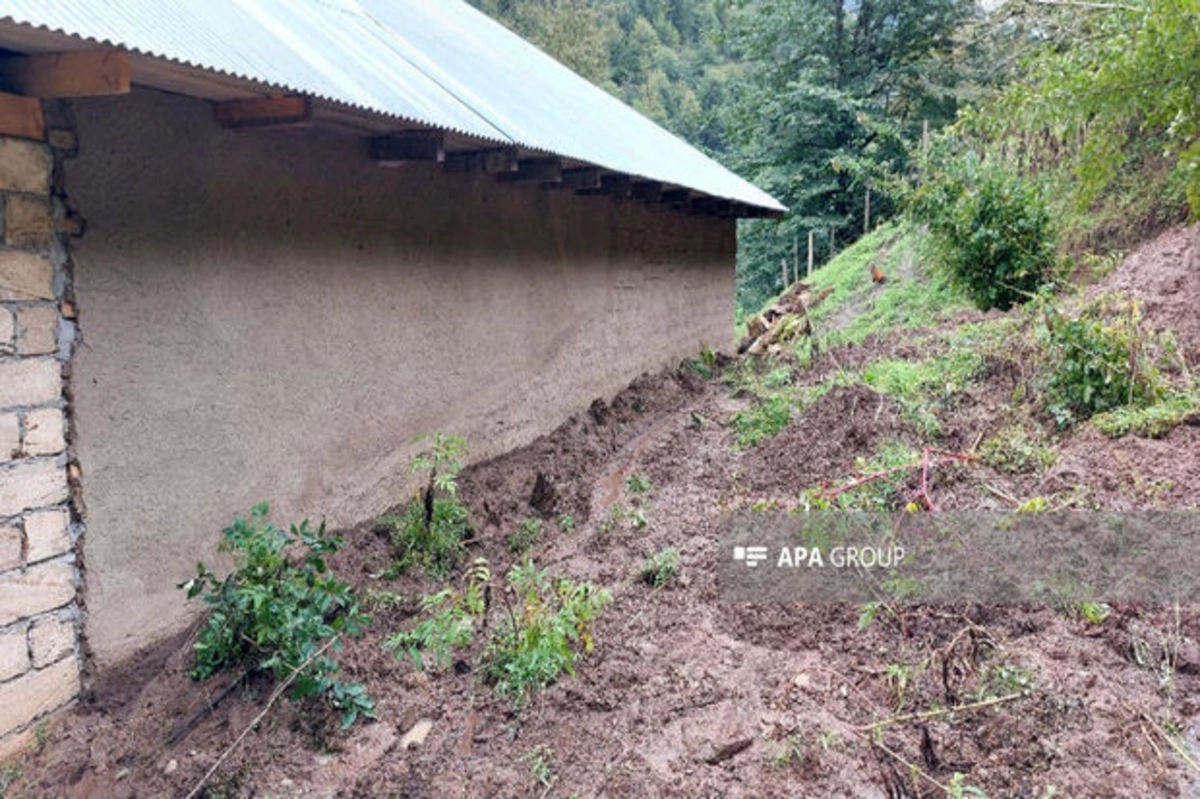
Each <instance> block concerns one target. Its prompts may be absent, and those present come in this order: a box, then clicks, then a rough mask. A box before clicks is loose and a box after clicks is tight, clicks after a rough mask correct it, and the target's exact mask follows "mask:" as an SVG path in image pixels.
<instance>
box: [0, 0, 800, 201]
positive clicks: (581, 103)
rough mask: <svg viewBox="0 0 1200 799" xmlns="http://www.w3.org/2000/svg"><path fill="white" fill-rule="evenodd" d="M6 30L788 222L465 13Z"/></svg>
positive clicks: (74, 11)
mask: <svg viewBox="0 0 1200 799" xmlns="http://www.w3.org/2000/svg"><path fill="white" fill-rule="evenodd" d="M0 19H8V20H11V21H12V22H16V23H19V24H24V25H32V26H37V27H42V28H46V29H48V30H51V31H55V32H61V33H65V34H68V35H71V36H75V37H79V38H83V39H90V40H95V41H97V42H101V43H107V44H111V45H114V46H120V47H125V48H127V49H129V50H133V51H136V52H140V53H143V54H146V55H150V56H154V57H158V58H163V59H167V60H170V61H175V62H179V63H183V64H186V65H189V66H191V67H195V68H197V69H201V70H206V71H213V72H219V73H225V74H228V75H232V76H236V77H239V78H244V79H249V80H255V81H260V82H262V83H265V84H269V85H270V86H272V87H276V88H278V89H280V90H284V91H292V92H300V93H303V94H308V95H312V96H314V97H318V98H322V99H325V100H330V101H333V102H338V103H344V104H347V105H350V106H354V107H358V108H361V109H364V110H367V111H371V112H375V113H379V114H384V115H388V116H394V117H399V118H403V119H407V120H411V121H414V122H418V123H422V124H427V125H430V126H433V127H437V128H443V129H446V130H450V131H456V132H459V133H464V134H467V135H470V136H474V137H478V138H482V139H487V140H490V141H495V142H502V143H510V144H514V145H519V146H523V147H526V148H528V149H533V150H541V151H544V152H547V153H551V154H554V155H559V156H563V157H566V158H571V159H575V160H578V161H583V162H587V163H591V164H595V165H596V166H600V167H604V168H606V169H611V170H613V171H617V172H624V173H627V174H630V175H635V176H639V177H642V178H646V179H650V180H657V181H661V182H663V183H672V184H677V185H680V186H685V187H687V188H690V189H693V190H695V191H698V192H703V193H705V194H708V195H712V196H714V197H720V198H724V199H728V200H734V201H737V202H741V203H745V204H747V205H751V206H755V207H758V208H765V209H770V210H774V211H782V210H784V208H783V206H782V205H781V204H780V203H779V202H777V201H776V200H775V199H774V198H773V197H771V196H770V195H769V194H767V193H766V192H764V191H762V190H761V189H759V188H757V187H756V186H754V185H752V184H751V183H749V182H747V181H746V180H743V179H742V178H740V177H738V176H737V175H735V174H733V173H732V172H730V171H729V170H727V169H725V168H724V167H723V166H721V165H720V164H718V163H716V162H715V161H713V160H712V159H710V158H708V157H707V156H705V155H704V154H703V153H701V152H700V151H698V150H696V149H695V148H694V147H692V146H691V145H689V144H687V143H686V142H684V141H682V140H681V139H679V138H677V137H675V136H674V135H672V134H671V133H668V132H667V131H666V130H664V129H662V128H660V127H659V126H658V125H656V124H654V123H653V122H651V121H650V120H648V119H646V118H645V117H643V116H642V115H641V114H639V113H637V112H636V111H634V110H633V109H631V108H629V107H628V106H626V105H624V104H623V103H621V102H620V101H618V100H616V99H615V98H613V97H612V96H611V95H609V94H608V93H607V92H605V91H603V90H602V89H600V88H598V87H596V86H594V85H592V84H591V83H589V82H588V81H586V80H584V79H583V78H581V77H579V76H578V75H576V74H575V73H573V72H571V71H570V70H569V69H567V68H566V67H564V66H563V65H562V64H560V63H558V62H557V61H555V60H554V59H553V58H551V57H549V56H548V55H546V54H545V53H543V52H541V51H540V50H538V49H537V48H536V47H534V46H533V45H531V44H529V43H528V42H526V41H524V40H523V39H522V38H521V37H519V36H517V35H516V34H514V33H512V32H511V31H509V30H508V29H506V28H505V27H504V26H502V25H500V24H499V23H497V22H495V21H494V20H492V19H490V18H489V17H487V16H486V15H485V14H483V13H481V12H479V11H477V10H475V9H474V8H472V7H471V6H469V5H468V4H466V3H465V2H462V1H461V0H105V1H104V2H97V0H0Z"/></svg>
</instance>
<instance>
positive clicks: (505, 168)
mask: <svg viewBox="0 0 1200 799" xmlns="http://www.w3.org/2000/svg"><path fill="white" fill-rule="evenodd" d="M445 167H446V171H447V172H485V173H487V174H489V175H502V174H505V173H508V172H516V171H517V169H518V167H519V159H518V158H517V148H516V147H494V148H491V149H488V150H470V151H467V152H462V153H446V161H445Z"/></svg>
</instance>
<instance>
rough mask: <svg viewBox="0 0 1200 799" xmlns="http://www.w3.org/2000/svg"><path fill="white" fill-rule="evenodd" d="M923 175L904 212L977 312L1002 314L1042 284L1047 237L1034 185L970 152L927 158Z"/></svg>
mask: <svg viewBox="0 0 1200 799" xmlns="http://www.w3.org/2000/svg"><path fill="white" fill-rule="evenodd" d="M922 177H923V180H922V184H921V186H920V187H919V188H918V189H916V190H915V191H914V192H913V195H912V197H911V199H910V213H912V215H913V216H914V217H915V218H916V219H917V220H918V221H920V222H924V223H925V224H927V225H928V226H929V234H930V240H931V243H932V245H933V248H934V251H935V253H936V256H937V260H938V262H939V263H940V264H941V265H942V266H943V267H945V269H946V270H947V271H948V273H949V274H950V275H951V276H952V277H953V278H954V280H955V282H956V283H957V284H958V285H959V286H960V287H961V288H962V290H963V291H964V292H965V293H966V294H967V296H969V297H970V298H971V301H972V302H974V303H975V305H976V306H977V307H978V308H979V309H980V310H985V311H986V310H987V309H989V308H999V309H1000V310H1008V309H1009V308H1011V307H1012V306H1013V305H1017V304H1020V303H1023V302H1024V301H1025V300H1027V299H1029V297H1030V296H1032V295H1033V294H1034V293H1036V292H1037V291H1038V289H1039V288H1040V287H1041V286H1042V285H1043V284H1046V283H1047V282H1049V280H1050V277H1051V274H1050V273H1051V269H1052V267H1053V266H1054V233H1053V229H1052V225H1051V223H1050V214H1049V211H1048V210H1047V209H1046V204H1045V202H1044V201H1043V199H1042V197H1041V194H1040V192H1039V191H1038V189H1037V188H1036V186H1034V185H1033V184H1032V183H1030V182H1029V181H1026V180H1023V179H1022V178H1020V177H1018V176H1017V175H1015V174H1013V173H1012V172H1011V171H1010V170H1009V169H1008V168H1007V167H1006V166H1004V165H1003V164H1000V163H997V162H995V161H991V160H988V159H980V158H979V157H978V156H977V155H975V154H973V153H967V154H965V155H960V154H958V153H946V154H945V155H944V157H942V158H939V159H931V160H930V161H929V162H928V163H927V164H926V166H925V171H924V173H923V175H922Z"/></svg>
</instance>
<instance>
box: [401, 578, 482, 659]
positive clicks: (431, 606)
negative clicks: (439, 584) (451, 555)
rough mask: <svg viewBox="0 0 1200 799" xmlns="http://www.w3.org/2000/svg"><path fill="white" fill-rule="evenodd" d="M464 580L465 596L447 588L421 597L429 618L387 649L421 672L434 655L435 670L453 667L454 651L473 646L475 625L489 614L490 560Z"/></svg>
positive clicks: (402, 635)
mask: <svg viewBox="0 0 1200 799" xmlns="http://www.w3.org/2000/svg"><path fill="white" fill-rule="evenodd" d="M463 579H464V582H465V588H464V590H463V591H461V592H459V591H455V590H453V589H450V588H446V589H443V590H441V591H438V592H437V593H435V594H427V595H425V596H423V597H421V601H420V605H421V612H422V613H424V614H425V615H426V616H428V618H426V619H424V620H422V621H420V622H418V623H417V624H416V626H414V627H413V628H412V629H411V630H404V631H401V632H397V633H394V634H392V635H391V636H389V637H388V638H387V639H386V640H385V641H384V642H383V645H384V647H385V648H386V649H390V650H392V651H393V652H394V653H395V654H396V656H397V657H402V656H403V655H408V656H409V657H410V658H412V662H413V665H414V666H416V668H417V670H418V671H424V670H425V669H426V667H427V666H428V665H429V660H430V658H429V656H430V655H431V656H432V664H433V665H434V666H436V667H440V668H443V669H444V668H447V667H449V666H450V663H451V661H452V659H453V657H454V650H456V649H465V648H466V647H468V646H470V645H471V639H472V637H473V635H474V633H475V622H476V620H478V619H479V618H480V617H482V616H483V614H484V612H485V611H486V610H487V607H486V605H487V602H486V592H487V588H488V584H489V583H490V582H491V579H492V574H491V570H490V569H489V568H488V562H487V560H485V559H484V558H477V559H476V560H475V562H474V563H473V564H471V568H470V569H468V570H467V573H466V575H464V578H463Z"/></svg>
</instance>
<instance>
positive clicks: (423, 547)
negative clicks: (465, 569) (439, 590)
mask: <svg viewBox="0 0 1200 799" xmlns="http://www.w3.org/2000/svg"><path fill="white" fill-rule="evenodd" d="M466 447H467V444H466V442H465V441H464V440H463V439H461V438H459V437H457V436H448V435H446V434H444V433H437V434H435V435H434V436H433V438H432V444H431V445H430V447H429V449H427V450H425V451H423V452H421V453H419V454H418V455H417V456H416V457H415V458H414V459H413V462H412V472H413V474H426V475H428V477H429V479H428V482H427V485H426V487H425V488H424V490H423V491H422V492H421V493H420V494H419V495H418V496H417V498H415V499H414V500H413V501H412V502H410V503H409V504H408V508H407V510H406V511H405V512H404V514H403V515H401V516H385V517H383V518H382V519H380V521H381V522H382V523H383V524H385V525H387V526H388V527H390V528H391V539H392V547H393V549H395V551H396V567H397V570H398V571H401V572H403V571H405V570H406V569H408V568H410V567H413V566H418V567H420V568H422V569H424V570H425V571H426V572H427V573H428V574H430V575H431V576H433V577H436V578H444V577H446V576H447V575H448V574H449V573H450V572H451V571H452V570H453V569H454V567H455V565H456V564H457V563H458V559H459V556H460V555H461V554H462V551H463V538H464V536H465V535H466V534H467V533H468V531H469V529H470V527H469V522H468V516H467V509H466V508H465V507H463V505H462V504H460V503H459V501H458V473H459V471H460V470H461V469H462V464H461V462H460V461H459V458H460V457H461V456H462V455H463V454H464V453H465V452H466Z"/></svg>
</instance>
